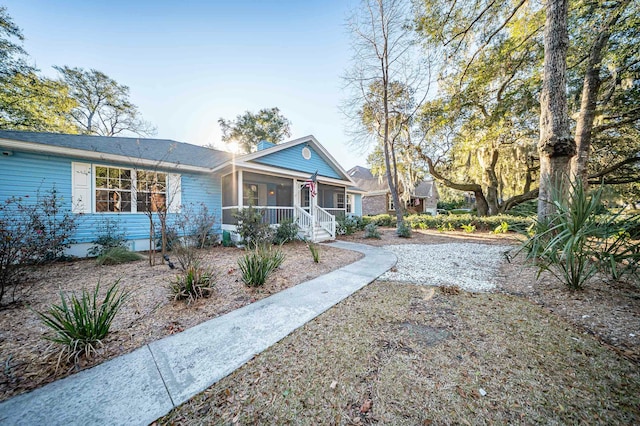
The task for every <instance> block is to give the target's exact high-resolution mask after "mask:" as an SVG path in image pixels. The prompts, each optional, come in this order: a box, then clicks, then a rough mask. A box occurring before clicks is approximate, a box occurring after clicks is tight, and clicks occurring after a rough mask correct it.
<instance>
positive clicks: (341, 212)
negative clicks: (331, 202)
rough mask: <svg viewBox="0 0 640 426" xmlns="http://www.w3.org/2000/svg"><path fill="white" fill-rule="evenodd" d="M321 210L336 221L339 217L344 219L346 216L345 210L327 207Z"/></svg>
mask: <svg viewBox="0 0 640 426" xmlns="http://www.w3.org/2000/svg"><path fill="white" fill-rule="evenodd" d="M323 209H324V210H325V211H326V212H327V213H329V214H331V215H333V216H335V217H336V219H338V218H339V217H342V218H343V217H345V216H346V215H347V209H333V208H327V207H323Z"/></svg>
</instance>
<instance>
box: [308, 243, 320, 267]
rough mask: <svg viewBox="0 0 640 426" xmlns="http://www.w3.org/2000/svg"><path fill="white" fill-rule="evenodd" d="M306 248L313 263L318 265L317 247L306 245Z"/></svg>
mask: <svg viewBox="0 0 640 426" xmlns="http://www.w3.org/2000/svg"><path fill="white" fill-rule="evenodd" d="M307 247H309V251H310V252H311V257H312V258H313V262H314V263H320V250H318V246H317V245H316V244H314V243H311V242H309V243H307Z"/></svg>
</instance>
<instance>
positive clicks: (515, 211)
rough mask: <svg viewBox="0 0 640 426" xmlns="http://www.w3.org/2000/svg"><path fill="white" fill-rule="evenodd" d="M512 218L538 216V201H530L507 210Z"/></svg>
mask: <svg viewBox="0 0 640 426" xmlns="http://www.w3.org/2000/svg"><path fill="white" fill-rule="evenodd" d="M506 214H508V215H510V216H520V217H534V216H536V215H537V214H538V200H537V199H535V200H529V201H525V202H524V203H520V204H518V205H517V206H515V207H513V208H510V209H509V210H507V212H506Z"/></svg>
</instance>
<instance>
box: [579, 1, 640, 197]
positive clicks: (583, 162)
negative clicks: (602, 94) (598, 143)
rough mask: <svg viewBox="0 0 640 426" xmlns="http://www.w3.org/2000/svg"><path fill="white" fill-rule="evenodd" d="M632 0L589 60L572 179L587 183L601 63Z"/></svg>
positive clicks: (600, 36) (614, 18)
mask: <svg viewBox="0 0 640 426" xmlns="http://www.w3.org/2000/svg"><path fill="white" fill-rule="evenodd" d="M629 3H630V0H626V1H624V2H622V3H621V4H620V6H619V7H618V9H617V11H616V13H614V15H613V16H612V17H611V18H610V19H609V20H608V21H607V22H606V23H605V24H604V25H603V28H601V29H600V31H599V33H598V36H597V37H596V39H595V41H594V42H593V45H592V46H591V50H590V52H589V59H588V61H587V69H586V72H585V75H584V82H583V84H582V98H581V100H580V114H579V115H578V120H577V123H576V137H575V141H576V148H577V155H576V156H575V157H573V159H572V160H571V179H572V180H574V181H575V180H580V181H581V182H582V184H583V185H587V181H588V176H587V163H588V161H589V151H590V150H591V136H592V131H593V121H594V119H595V116H596V106H597V105H596V102H597V100H598V92H599V91H600V84H601V80H600V67H601V66H602V64H601V63H602V51H603V50H604V48H605V46H606V45H607V43H608V42H609V38H610V36H611V27H612V26H614V25H615V24H616V22H617V21H618V19H619V18H620V15H621V14H622V12H623V11H624V10H625V9H626V7H627V6H628V5H629Z"/></svg>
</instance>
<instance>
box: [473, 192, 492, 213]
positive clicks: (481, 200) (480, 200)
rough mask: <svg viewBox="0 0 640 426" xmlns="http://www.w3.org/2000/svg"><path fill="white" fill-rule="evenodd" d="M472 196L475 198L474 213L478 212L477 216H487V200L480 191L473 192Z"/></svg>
mask: <svg viewBox="0 0 640 426" xmlns="http://www.w3.org/2000/svg"><path fill="white" fill-rule="evenodd" d="M473 194H474V195H475V196H476V211H477V212H478V216H481V217H484V216H488V215H489V204H488V203H487V199H486V198H485V196H484V193H483V192H482V189H479V190H475V191H473Z"/></svg>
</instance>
